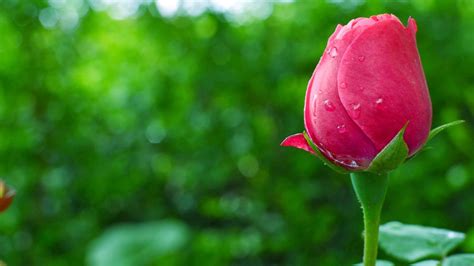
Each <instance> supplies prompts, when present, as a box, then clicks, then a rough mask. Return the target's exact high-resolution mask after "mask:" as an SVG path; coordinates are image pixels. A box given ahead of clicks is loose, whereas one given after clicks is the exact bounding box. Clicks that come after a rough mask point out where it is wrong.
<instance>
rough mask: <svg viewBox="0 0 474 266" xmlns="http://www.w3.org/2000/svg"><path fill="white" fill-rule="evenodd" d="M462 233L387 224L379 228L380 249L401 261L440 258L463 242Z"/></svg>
mask: <svg viewBox="0 0 474 266" xmlns="http://www.w3.org/2000/svg"><path fill="white" fill-rule="evenodd" d="M464 238H465V235H464V234H463V233H459V232H454V231H449V230H445V229H438V228H432V227H424V226H419V225H406V224H402V223H399V222H389V223H386V224H384V225H382V226H380V238H379V243H380V246H381V247H382V249H383V250H384V251H385V252H386V253H388V254H390V255H392V256H394V257H396V258H399V259H401V260H405V261H408V262H414V261H417V260H420V259H423V258H426V257H438V258H442V257H444V256H446V254H448V252H449V251H451V250H452V249H454V248H455V247H456V246H458V245H459V244H460V243H461V242H462V241H464Z"/></svg>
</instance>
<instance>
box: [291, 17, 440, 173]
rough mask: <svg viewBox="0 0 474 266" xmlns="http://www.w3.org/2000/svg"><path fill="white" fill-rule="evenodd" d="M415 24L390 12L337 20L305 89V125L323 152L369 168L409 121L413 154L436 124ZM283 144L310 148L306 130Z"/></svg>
mask: <svg viewBox="0 0 474 266" xmlns="http://www.w3.org/2000/svg"><path fill="white" fill-rule="evenodd" d="M416 31H417V26H416V22H415V20H414V19H412V18H410V19H408V26H407V27H405V26H404V25H403V24H402V23H401V22H400V20H399V19H398V18H397V17H396V16H394V15H389V14H383V15H378V16H372V17H370V18H357V19H354V20H351V21H350V22H349V23H348V24H347V25H345V26H341V25H338V26H337V28H336V31H335V32H334V33H333V34H332V35H331V37H330V38H329V40H328V43H327V47H326V50H325V53H324V54H323V56H322V57H321V59H320V61H319V64H318V65H317V66H316V69H315V70H314V73H313V76H312V77H311V79H310V81H309V84H308V88H307V91H306V100H305V107H304V122H305V128H306V131H307V133H308V135H309V137H310V138H311V140H312V141H313V143H314V144H315V145H316V146H317V147H318V148H319V149H320V151H321V153H322V154H323V155H324V156H325V157H326V158H327V159H329V160H330V161H332V162H334V163H335V164H338V165H340V166H343V167H344V168H346V169H365V168H367V167H368V166H369V164H370V162H371V161H372V159H373V158H374V157H375V156H376V155H377V154H378V153H379V152H380V151H381V150H382V149H383V148H384V147H385V146H386V145H387V144H388V143H389V142H390V141H391V140H392V139H393V138H394V136H395V135H396V134H397V133H398V132H399V131H400V130H401V129H402V128H403V126H404V125H405V124H406V123H407V122H408V126H407V128H406V131H405V134H404V140H405V142H406V143H407V145H408V148H409V156H410V155H413V154H414V153H415V152H417V151H418V150H419V149H420V148H421V147H422V146H423V144H424V143H425V141H426V139H427V137H428V134H429V131H430V128H431V116H432V114H431V100H430V96H429V92H428V87H427V84H426V79H425V75H424V73H423V68H422V66H421V61H420V56H419V54H418V49H417V47H416ZM282 145H283V146H293V147H296V148H300V149H304V150H307V151H310V152H312V149H311V148H310V146H309V145H308V143H307V142H306V141H305V139H304V136H303V134H296V135H293V136H290V137H288V138H287V139H285V140H284V141H283V142H282Z"/></svg>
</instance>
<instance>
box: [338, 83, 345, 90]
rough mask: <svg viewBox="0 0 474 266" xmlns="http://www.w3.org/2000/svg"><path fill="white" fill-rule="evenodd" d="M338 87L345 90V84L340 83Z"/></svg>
mask: <svg viewBox="0 0 474 266" xmlns="http://www.w3.org/2000/svg"><path fill="white" fill-rule="evenodd" d="M339 87H341V89H345V88H347V84H346V83H345V82H342V83H341V85H339Z"/></svg>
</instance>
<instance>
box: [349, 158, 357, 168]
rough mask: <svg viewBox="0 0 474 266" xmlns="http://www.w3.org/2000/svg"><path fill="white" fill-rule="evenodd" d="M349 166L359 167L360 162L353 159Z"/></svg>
mask: <svg viewBox="0 0 474 266" xmlns="http://www.w3.org/2000/svg"><path fill="white" fill-rule="evenodd" d="M349 167H352V168H358V167H359V164H358V163H357V162H356V161H354V160H352V161H351V162H350V163H349Z"/></svg>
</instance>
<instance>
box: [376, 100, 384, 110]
mask: <svg viewBox="0 0 474 266" xmlns="http://www.w3.org/2000/svg"><path fill="white" fill-rule="evenodd" d="M382 104H383V99H382V98H378V99H377V100H375V108H378V109H380V108H382Z"/></svg>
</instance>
